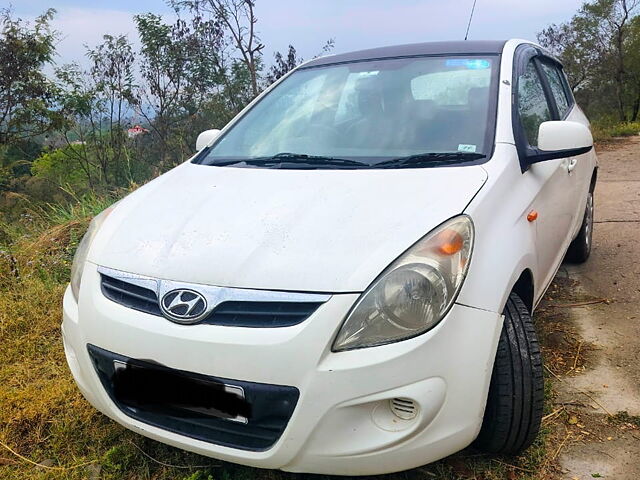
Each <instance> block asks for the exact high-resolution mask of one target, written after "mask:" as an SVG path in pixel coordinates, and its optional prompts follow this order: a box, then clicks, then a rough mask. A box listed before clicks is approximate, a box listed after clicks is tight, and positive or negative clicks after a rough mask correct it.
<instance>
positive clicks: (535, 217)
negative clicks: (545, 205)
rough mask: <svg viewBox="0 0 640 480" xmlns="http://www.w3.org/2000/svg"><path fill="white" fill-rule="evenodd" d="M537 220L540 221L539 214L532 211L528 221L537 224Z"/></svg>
mask: <svg viewBox="0 0 640 480" xmlns="http://www.w3.org/2000/svg"><path fill="white" fill-rule="evenodd" d="M537 219H538V212H536V211H535V210H531V211H530V212H529V214H528V215H527V220H529V221H530V222H535V221H536V220H537Z"/></svg>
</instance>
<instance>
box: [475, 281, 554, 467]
mask: <svg viewBox="0 0 640 480" xmlns="http://www.w3.org/2000/svg"><path fill="white" fill-rule="evenodd" d="M543 400H544V380H543V375H542V356H541V354H540V347H539V344H538V339H537V336H536V332H535V330H534V328H533V321H532V319H531V315H530V314H529V311H528V309H527V307H526V305H525V304H524V302H523V301H522V300H521V299H520V297H519V296H518V295H516V294H515V293H512V294H511V295H510V296H509V299H508V300H507V305H506V306H505V309H504V325H503V327H502V333H501V334H500V341H499V343H498V351H497V353H496V359H495V362H494V365H493V374H492V376H491V384H490V386H489V395H488V398H487V406H486V409H485V413H484V419H483V421H482V428H481V429H480V434H479V435H478V438H477V439H476V447H478V448H479V449H480V450H483V451H485V452H489V453H495V454H507V455H512V454H518V453H520V452H522V451H523V450H525V449H526V448H527V447H528V446H529V445H531V443H533V441H534V439H535V438H536V436H537V435H538V432H539V430H540V423H541V421H542V407H543Z"/></svg>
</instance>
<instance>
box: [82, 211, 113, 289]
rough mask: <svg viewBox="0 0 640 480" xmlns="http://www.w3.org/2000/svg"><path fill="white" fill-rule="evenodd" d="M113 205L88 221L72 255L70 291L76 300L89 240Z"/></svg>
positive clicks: (94, 234)
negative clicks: (87, 225)
mask: <svg viewBox="0 0 640 480" xmlns="http://www.w3.org/2000/svg"><path fill="white" fill-rule="evenodd" d="M114 207H115V204H114V205H111V206H110V207H109V208H106V209H105V210H103V211H102V212H101V213H99V214H98V215H96V216H95V217H93V220H91V223H89V228H87V233H85V234H84V237H82V240H80V243H79V244H78V248H77V249H76V254H75V256H74V257H73V263H72V264H71V291H72V292H73V296H74V297H75V299H76V301H77V300H78V293H79V292H80V281H81V280H82V271H83V270H84V263H85V261H86V260H87V254H88V253H89V247H90V246H91V242H93V238H94V237H95V236H96V233H98V230H100V226H101V225H102V223H103V222H104V221H105V219H106V218H107V217H108V216H109V214H110V213H111V211H112V210H113V208H114Z"/></svg>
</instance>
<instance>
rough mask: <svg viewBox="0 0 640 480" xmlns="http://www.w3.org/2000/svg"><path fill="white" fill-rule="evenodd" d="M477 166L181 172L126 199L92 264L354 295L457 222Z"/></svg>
mask: <svg viewBox="0 0 640 480" xmlns="http://www.w3.org/2000/svg"><path fill="white" fill-rule="evenodd" d="M486 177H487V174H486V172H485V170H484V169H483V168H482V167H480V166H464V167H442V168H416V169H394V170H389V169H385V170H279V169H262V168H233V167H212V166H203V165H195V164H191V163H185V164H182V165H180V166H179V167H177V168H175V169H173V170H172V171H170V172H168V173H166V174H164V175H162V176H161V177H159V178H157V179H156V180H154V181H152V182H150V183H148V184H147V185H145V186H143V187H142V188H140V189H138V190H137V191H135V192H134V193H132V194H131V195H129V196H128V197H126V198H125V199H123V200H122V201H121V202H120V203H119V204H118V206H117V207H116V208H115V209H114V210H113V212H112V213H111V214H110V215H109V217H108V218H107V219H106V221H105V222H104V224H103V225H102V227H101V229H100V231H99V232H98V234H97V236H96V237H95V240H94V241H93V244H92V245H91V248H90V251H89V257H88V258H89V260H90V261H92V262H93V263H96V264H98V265H103V266H106V267H110V268H115V269H119V270H123V271H126V272H132V273H137V274H142V275H148V276H151V277H155V278H163V279H170V280H176V281H184V282H192V283H201V284H208V285H217V286H226V287H240V288H254V289H269V290H294V291H310V292H331V293H339V292H360V291H362V290H364V289H366V287H367V286H368V285H369V284H370V283H371V282H372V281H373V280H374V279H375V278H376V276H378V275H379V274H380V272H381V271H382V270H384V268H385V267H387V266H388V265H389V264H390V263H391V262H392V261H393V260H394V259H395V258H397V257H398V256H399V255H400V254H402V253H403V252H404V251H405V250H406V249H407V248H409V247H410V246H411V245H412V244H413V243H415V242H416V241H417V240H418V239H420V238H421V237H422V236H424V235H425V234H426V233H428V232H429V231H430V230H431V229H433V228H434V227H436V226H437V225H438V224H440V223H442V222H443V221H444V220H446V219H448V218H450V217H452V216H454V215H457V214H460V213H462V211H463V210H464V208H465V207H466V205H467V204H468V203H469V202H470V200H471V199H472V198H473V196H474V195H475V194H476V192H477V191H478V190H479V189H480V188H481V187H482V185H483V183H484V182H485V180H486Z"/></svg>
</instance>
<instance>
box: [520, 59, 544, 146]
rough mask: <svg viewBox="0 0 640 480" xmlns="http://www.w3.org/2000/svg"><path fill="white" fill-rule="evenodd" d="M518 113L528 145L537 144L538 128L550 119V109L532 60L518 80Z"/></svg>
mask: <svg viewBox="0 0 640 480" xmlns="http://www.w3.org/2000/svg"><path fill="white" fill-rule="evenodd" d="M518 113H519V114H520V121H521V122H522V128H523V129H524V132H525V135H526V136H527V140H528V142H529V145H531V146H532V147H537V146H538V128H539V127H540V124H541V123H542V122H546V121H549V120H551V111H550V110H549V104H548V103H547V98H546V97H545V95H544V89H543V88H542V83H541V82H540V77H538V72H537V70H536V67H535V65H534V64H533V60H531V61H529V63H528V65H527V69H526V70H525V72H524V74H523V75H522V76H520V78H519V80H518Z"/></svg>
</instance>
